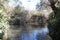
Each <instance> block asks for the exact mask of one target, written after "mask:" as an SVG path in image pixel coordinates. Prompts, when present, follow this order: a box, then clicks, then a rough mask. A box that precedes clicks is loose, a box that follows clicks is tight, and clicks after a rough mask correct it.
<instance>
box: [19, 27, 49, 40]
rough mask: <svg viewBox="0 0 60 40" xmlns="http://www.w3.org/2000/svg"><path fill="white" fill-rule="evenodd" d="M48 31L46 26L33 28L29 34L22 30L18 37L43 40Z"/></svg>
mask: <svg viewBox="0 0 60 40" xmlns="http://www.w3.org/2000/svg"><path fill="white" fill-rule="evenodd" d="M48 32H49V31H48V28H43V29H40V30H33V31H31V32H30V33H29V34H28V33H27V32H23V33H22V35H21V37H20V38H21V40H37V39H39V40H44V38H45V37H46V36H47V34H48ZM38 35H39V36H38Z"/></svg>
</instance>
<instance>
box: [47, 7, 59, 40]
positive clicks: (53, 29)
mask: <svg viewBox="0 0 60 40" xmlns="http://www.w3.org/2000/svg"><path fill="white" fill-rule="evenodd" d="M55 12H56V13H51V14H50V17H49V19H48V22H49V25H48V27H49V30H50V36H51V37H52V38H53V40H59V39H60V38H59V34H60V8H57V10H56V11H55Z"/></svg>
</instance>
